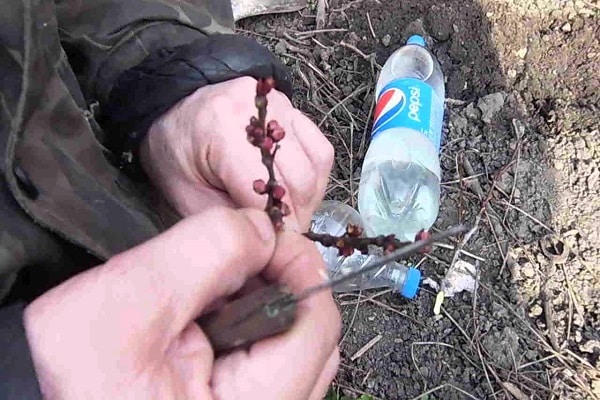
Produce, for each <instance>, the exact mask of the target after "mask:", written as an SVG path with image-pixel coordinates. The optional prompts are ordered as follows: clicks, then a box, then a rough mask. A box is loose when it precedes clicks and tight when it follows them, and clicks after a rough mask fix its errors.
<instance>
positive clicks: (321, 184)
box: [291, 111, 335, 215]
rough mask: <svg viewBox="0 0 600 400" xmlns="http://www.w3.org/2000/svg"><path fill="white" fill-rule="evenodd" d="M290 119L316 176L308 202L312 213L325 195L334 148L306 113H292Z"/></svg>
mask: <svg viewBox="0 0 600 400" xmlns="http://www.w3.org/2000/svg"><path fill="white" fill-rule="evenodd" d="M291 121H292V129H293V130H294V132H295V136H296V138H297V140H298V142H299V143H300V145H301V146H302V149H303V150H304V153H305V154H306V155H307V157H308V158H309V160H310V162H311V166H312V170H313V171H314V174H315V176H316V184H315V189H314V196H313V201H312V202H311V203H310V206H311V207H313V209H312V210H311V215H312V212H314V211H315V210H316V207H318V205H319V204H320V203H321V201H322V199H323V197H324V196H325V191H326V188H327V183H328V182H329V175H330V173H331V169H332V167H333V160H334V155H335V150H334V148H333V145H332V144H331V142H329V140H327V138H326V137H325V135H323V133H322V132H321V130H320V129H319V128H318V127H317V125H315V124H314V123H313V122H312V121H311V120H310V119H309V118H308V117H307V116H306V115H304V114H302V113H301V112H299V111H298V112H296V113H294V115H293V117H292V118H291Z"/></svg>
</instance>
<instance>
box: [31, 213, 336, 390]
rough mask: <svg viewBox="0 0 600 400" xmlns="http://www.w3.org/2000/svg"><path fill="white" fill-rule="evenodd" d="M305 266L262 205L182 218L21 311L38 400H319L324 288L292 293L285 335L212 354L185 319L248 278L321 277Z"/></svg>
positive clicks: (291, 237)
mask: <svg viewBox="0 0 600 400" xmlns="http://www.w3.org/2000/svg"><path fill="white" fill-rule="evenodd" d="M265 265H266V267H265ZM315 266H319V267H321V268H322V267H323V261H322V259H321V257H320V255H319V253H318V251H317V250H316V248H315V246H314V244H313V243H312V242H310V241H308V240H307V239H306V238H304V237H303V236H302V235H300V234H298V233H294V232H280V233H279V234H278V237H277V244H276V240H275V233H274V230H273V227H272V225H271V222H270V220H269V218H268V217H267V215H266V213H264V212H262V211H257V210H239V211H234V210H229V209H226V208H220V209H214V210H211V211H207V212H204V213H201V214H199V215H197V216H193V217H190V218H187V219H185V220H183V221H181V222H180V223H178V224H177V225H175V226H174V227H173V228H171V229H170V230H168V231H166V232H165V233H163V234H161V235H159V236H157V237H155V238H154V239H152V240H150V241H148V242H146V243H144V244H142V245H140V246H138V247H135V248H133V249H131V250H129V251H126V252H124V253H122V254H119V255H117V256H115V257H114V258H112V259H110V260H109V261H108V262H107V263H105V264H104V265H102V266H99V267H96V268H93V269H91V270H88V271H86V272H84V273H82V274H80V275H78V276H75V277H74V278H72V279H70V280H68V281H67V282H65V283H63V284H62V285H60V286H58V287H56V288H54V289H52V290H51V291H49V292H47V293H46V294H44V295H43V296H41V297H40V298H38V299H36V300H35V301H34V302H33V303H32V304H31V305H29V307H28V308H27V309H26V310H25V315H24V322H25V329H26V332H27V337H28V341H29V344H30V348H31V354H32V358H33V362H34V366H35V369H36V373H37V377H38V381H39V383H40V387H41V390H42V393H43V395H44V398H46V399H58V398H60V399H92V400H93V399H213V398H214V399H248V398H260V399H307V398H309V399H321V398H322V397H323V396H324V394H325V392H326V390H327V386H328V385H329V383H330V382H331V380H332V379H333V377H334V376H335V373H336V370H337V365H338V361H339V354H338V349H337V340H338V338H339V331H340V316H339V313H338V311H337V308H336V306H335V303H334V302H333V299H332V297H331V293H322V294H317V295H315V296H313V297H311V298H309V299H307V300H304V301H302V302H301V303H300V304H299V305H298V310H297V320H296V322H295V323H294V325H293V327H292V328H291V329H290V330H289V331H287V332H286V333H283V334H281V335H278V336H274V337H271V338H268V339H265V340H263V341H261V342H258V343H256V344H254V345H252V346H251V347H250V348H249V350H247V351H246V350H238V351H235V352H233V353H230V354H228V355H226V356H223V357H219V358H216V359H215V358H214V354H213V350H212V349H211V347H210V344H209V342H208V340H207V338H206V336H205V335H204V333H203V332H202V330H201V329H200V328H199V326H198V325H197V324H196V323H195V322H194V320H195V319H196V318H197V317H198V316H199V315H201V314H202V313H204V312H206V311H207V309H208V308H209V307H210V306H211V304H215V302H219V301H222V300H223V299H225V298H226V297H227V296H229V295H232V294H234V293H235V292H237V291H238V290H239V289H240V288H242V287H243V286H244V285H245V284H246V282H247V281H248V280H249V279H252V280H253V281H254V283H256V281H257V280H258V279H265V280H266V281H270V282H279V283H282V284H285V285H287V286H288V287H290V288H291V290H292V291H294V292H296V293H297V292H300V291H301V290H303V289H304V288H307V287H309V286H312V285H314V284H317V283H319V282H322V278H321V277H320V275H319V272H318V268H315ZM259 274H260V278H257V277H255V276H257V275H259ZM252 277H254V278H252ZM275 377H276V379H275Z"/></svg>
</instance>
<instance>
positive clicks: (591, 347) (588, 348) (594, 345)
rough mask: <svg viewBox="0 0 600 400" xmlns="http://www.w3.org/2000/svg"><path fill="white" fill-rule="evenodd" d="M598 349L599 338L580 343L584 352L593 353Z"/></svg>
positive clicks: (599, 348)
mask: <svg viewBox="0 0 600 400" xmlns="http://www.w3.org/2000/svg"><path fill="white" fill-rule="evenodd" d="M596 349H598V350H600V341H598V340H588V341H587V342H585V343H584V344H581V345H579V350H581V351H583V352H584V353H591V354H593V353H594V352H595V350H596Z"/></svg>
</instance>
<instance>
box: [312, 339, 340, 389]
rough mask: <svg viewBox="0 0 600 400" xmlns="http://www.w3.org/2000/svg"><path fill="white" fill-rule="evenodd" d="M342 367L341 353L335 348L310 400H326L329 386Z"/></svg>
mask: <svg viewBox="0 0 600 400" xmlns="http://www.w3.org/2000/svg"><path fill="white" fill-rule="evenodd" d="M339 365H340V351H339V348H337V347H336V348H335V350H333V353H331V355H330V356H329V359H328V360H327V363H326V364H325V367H324V368H323V371H321V375H320V376H319V379H318V380H317V384H316V385H315V388H314V389H313V391H312V393H311V395H310V397H309V399H310V400H321V399H323V398H325V395H326V394H327V390H328V389H329V385H330V384H331V382H332V381H333V379H334V378H335V376H336V375H337V371H338V367H339Z"/></svg>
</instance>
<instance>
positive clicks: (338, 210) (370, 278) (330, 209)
mask: <svg viewBox="0 0 600 400" xmlns="http://www.w3.org/2000/svg"><path fill="white" fill-rule="evenodd" d="M349 223H351V224H354V225H358V226H363V223H362V220H361V218H360V214H359V213H358V212H357V211H356V210H355V209H354V208H352V207H350V206H349V205H347V204H344V203H341V202H338V201H330V200H326V201H324V202H323V203H322V204H321V207H320V208H319V210H317V212H316V213H315V214H314V216H313V218H312V227H311V230H312V231H313V232H315V233H328V234H330V235H335V236H341V235H343V234H344V232H346V226H348V224H349ZM316 246H317V248H318V249H319V251H320V252H321V255H322V256H323V259H324V261H325V264H326V265H327V269H328V273H329V276H330V277H331V278H333V277H337V276H341V275H345V274H347V273H349V272H353V271H356V270H358V269H361V268H362V267H364V266H365V265H367V264H369V263H371V262H372V261H373V259H374V258H376V257H377V256H379V255H380V254H379V255H378V254H368V255H366V254H361V252H360V251H358V250H355V251H354V253H353V254H352V255H350V256H348V257H343V256H340V255H338V250H337V249H336V248H331V247H324V246H322V245H321V244H319V243H316ZM420 281H421V271H419V270H418V269H416V268H412V267H411V268H407V267H406V266H404V265H402V264H399V263H397V262H392V263H388V264H386V265H385V266H383V267H381V268H379V269H376V270H374V271H370V272H367V273H365V274H362V275H359V276H358V277H356V278H354V279H352V280H349V281H347V282H344V283H342V284H340V285H338V286H336V287H335V288H334V289H333V290H334V291H335V292H351V291H355V290H359V289H375V288H383V287H389V288H391V289H392V291H393V292H397V293H400V294H401V295H402V296H404V297H406V298H409V299H412V298H414V297H415V295H416V293H417V291H418V288H419V283H420Z"/></svg>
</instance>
